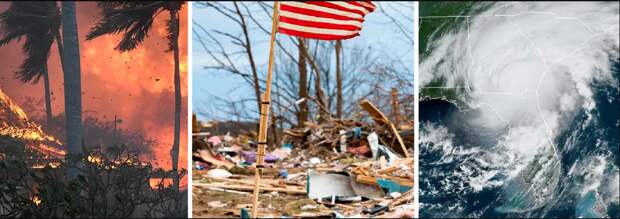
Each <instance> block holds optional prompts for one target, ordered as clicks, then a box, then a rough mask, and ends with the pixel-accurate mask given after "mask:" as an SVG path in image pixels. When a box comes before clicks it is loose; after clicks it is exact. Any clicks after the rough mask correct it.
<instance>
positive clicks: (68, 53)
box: [62, 1, 82, 178]
mask: <svg viewBox="0 0 620 219" xmlns="http://www.w3.org/2000/svg"><path fill="white" fill-rule="evenodd" d="M62 35H63V43H62V44H63V46H64V50H63V51H62V60H63V61H62V63H63V72H64V91H65V119H66V132H67V139H66V144H67V149H68V151H69V153H68V155H69V156H67V158H68V160H69V164H70V167H69V168H68V169H67V170H68V172H67V174H68V177H69V178H74V177H75V176H76V175H77V173H78V169H77V168H79V165H80V162H79V160H80V158H81V154H82V85H81V77H80V46H79V41H78V32H77V19H76V14H75V2H72V1H63V2H62Z"/></svg>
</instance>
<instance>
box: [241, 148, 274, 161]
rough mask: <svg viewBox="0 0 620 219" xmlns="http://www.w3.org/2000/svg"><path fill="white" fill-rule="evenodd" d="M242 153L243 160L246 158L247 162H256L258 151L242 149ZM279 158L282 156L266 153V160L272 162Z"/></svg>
mask: <svg viewBox="0 0 620 219" xmlns="http://www.w3.org/2000/svg"><path fill="white" fill-rule="evenodd" d="M241 154H242V155H243V160H245V162H247V163H254V162H256V152H248V151H241ZM278 159H280V158H278V157H277V156H275V155H273V154H265V162H268V163H272V162H275V161H277V160H278Z"/></svg>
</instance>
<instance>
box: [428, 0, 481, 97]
mask: <svg viewBox="0 0 620 219" xmlns="http://www.w3.org/2000/svg"><path fill="white" fill-rule="evenodd" d="M492 4H493V3H491V2H482V3H481V2H475V1H463V2H449V1H423V2H420V17H429V16H463V15H475V14H479V13H480V12H482V11H484V10H486V9H487V8H488V7H490V6H491V5H492ZM466 21H467V19H466V18H463V17H446V18H441V17H440V18H420V28H419V34H420V37H419V41H420V57H421V60H424V59H425V58H426V57H427V56H428V55H430V53H431V52H432V50H433V44H432V42H433V41H434V40H437V39H439V38H441V36H443V35H444V34H445V33H447V32H450V31H453V30H454V29H455V28H459V27H460V26H461V25H462V24H463V22H466ZM429 73H430V74H433V75H434V72H421V74H429ZM444 86H446V79H445V78H443V77H439V78H433V79H432V80H431V82H430V83H428V84H426V85H423V86H422V87H421V89H420V97H421V99H422V100H424V99H436V98H440V99H444V100H447V101H450V102H453V103H455V104H456V105H457V106H459V107H464V106H466V105H467V104H466V103H465V100H466V97H467V94H466V93H465V92H463V91H462V90H463V88H436V87H444Z"/></svg>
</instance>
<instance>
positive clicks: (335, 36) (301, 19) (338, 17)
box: [278, 1, 376, 40]
mask: <svg viewBox="0 0 620 219" xmlns="http://www.w3.org/2000/svg"><path fill="white" fill-rule="evenodd" d="M375 8H376V7H375V5H373V4H372V2H370V1H304V2H292V1H284V2H281V3H280V13H279V20H278V32H280V33H283V34H288V35H292V36H298V37H304V38H312V39H321V40H339V39H349V38H352V37H355V36H358V35H359V32H360V31H361V30H362V23H363V22H364V16H366V14H368V13H370V12H372V11H374V10H375Z"/></svg>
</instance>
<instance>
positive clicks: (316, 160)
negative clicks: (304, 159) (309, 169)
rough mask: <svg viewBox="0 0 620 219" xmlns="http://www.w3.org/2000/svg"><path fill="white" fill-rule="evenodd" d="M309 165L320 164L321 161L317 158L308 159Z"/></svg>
mask: <svg viewBox="0 0 620 219" xmlns="http://www.w3.org/2000/svg"><path fill="white" fill-rule="evenodd" d="M310 163H311V164H314V165H317V164H320V163H321V159H319V158H318V157H313V158H310Z"/></svg>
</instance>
